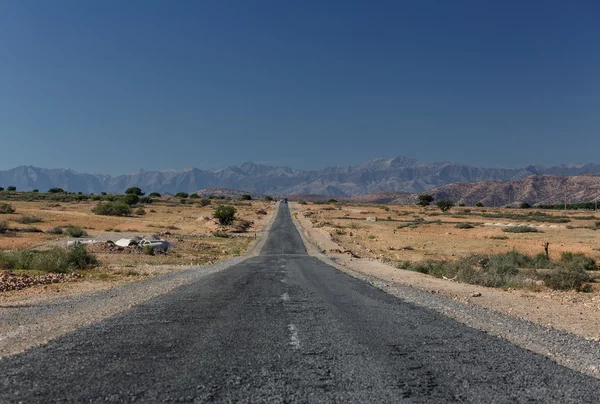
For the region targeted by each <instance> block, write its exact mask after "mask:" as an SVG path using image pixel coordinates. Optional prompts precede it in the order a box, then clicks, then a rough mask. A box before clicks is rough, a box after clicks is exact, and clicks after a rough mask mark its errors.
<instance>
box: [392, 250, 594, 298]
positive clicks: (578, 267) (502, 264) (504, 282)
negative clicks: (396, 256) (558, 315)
mask: <svg viewBox="0 0 600 404" xmlns="http://www.w3.org/2000/svg"><path fill="white" fill-rule="evenodd" d="M574 256H577V257H578V258H576V259H573V257H574ZM569 257H570V258H567V259H566V260H565V259H561V260H560V261H557V262H555V261H551V260H550V259H548V258H547V257H546V255H545V254H538V255H536V256H535V257H531V256H528V255H525V254H521V253H518V252H516V251H511V252H508V253H504V254H490V255H472V256H469V257H466V258H463V259H461V260H459V261H454V262H446V261H432V260H430V261H423V262H402V263H400V264H398V267H399V268H401V269H408V270H411V271H416V272H421V273H424V274H428V275H432V276H435V277H438V278H441V277H446V278H449V279H455V280H456V281H458V282H464V283H471V284H476V285H482V286H489V287H526V286H528V285H529V284H531V282H534V281H535V280H542V281H543V282H544V284H545V285H546V286H548V287H549V288H551V289H558V290H567V289H576V290H580V289H581V288H582V287H583V283H584V282H587V281H589V275H588V274H587V273H586V268H587V265H588V264H589V262H588V261H587V260H583V259H582V258H579V255H578V254H573V256H569ZM583 257H585V256H583Z"/></svg>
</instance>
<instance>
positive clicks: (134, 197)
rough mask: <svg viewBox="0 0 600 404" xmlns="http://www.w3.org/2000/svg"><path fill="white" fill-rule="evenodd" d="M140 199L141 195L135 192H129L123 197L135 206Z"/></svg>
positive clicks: (126, 202) (124, 201)
mask: <svg viewBox="0 0 600 404" xmlns="http://www.w3.org/2000/svg"><path fill="white" fill-rule="evenodd" d="M139 201H140V197H139V196H137V195H135V194H127V195H125V196H124V197H123V203H125V204H127V205H129V206H133V205H135V204H137V203H138V202H139Z"/></svg>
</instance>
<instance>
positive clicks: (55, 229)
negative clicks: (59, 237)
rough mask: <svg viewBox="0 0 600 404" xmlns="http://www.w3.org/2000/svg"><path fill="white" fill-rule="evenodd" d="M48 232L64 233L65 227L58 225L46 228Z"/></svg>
mask: <svg viewBox="0 0 600 404" xmlns="http://www.w3.org/2000/svg"><path fill="white" fill-rule="evenodd" d="M46 233H47V234H63V229H62V227H60V226H56V227H53V228H51V229H48V230H46Z"/></svg>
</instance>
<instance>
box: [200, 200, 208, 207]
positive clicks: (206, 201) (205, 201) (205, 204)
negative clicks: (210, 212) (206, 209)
mask: <svg viewBox="0 0 600 404" xmlns="http://www.w3.org/2000/svg"><path fill="white" fill-rule="evenodd" d="M208 205H210V199H208V198H202V199H200V206H208Z"/></svg>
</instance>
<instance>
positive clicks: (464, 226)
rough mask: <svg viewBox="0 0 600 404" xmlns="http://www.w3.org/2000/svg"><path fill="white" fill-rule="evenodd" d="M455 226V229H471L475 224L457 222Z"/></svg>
mask: <svg viewBox="0 0 600 404" xmlns="http://www.w3.org/2000/svg"><path fill="white" fill-rule="evenodd" d="M455 227H456V228H457V229H472V228H474V227H475V226H473V225H472V224H471V223H457V225H456V226H455Z"/></svg>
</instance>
